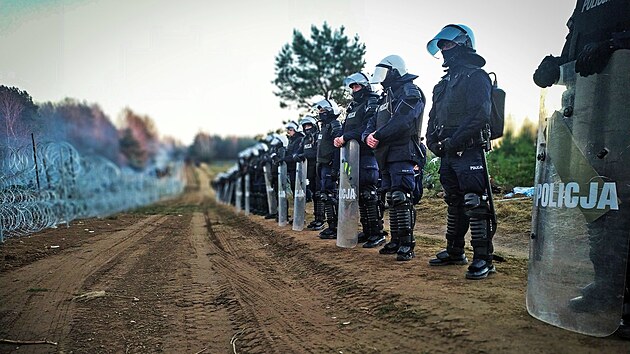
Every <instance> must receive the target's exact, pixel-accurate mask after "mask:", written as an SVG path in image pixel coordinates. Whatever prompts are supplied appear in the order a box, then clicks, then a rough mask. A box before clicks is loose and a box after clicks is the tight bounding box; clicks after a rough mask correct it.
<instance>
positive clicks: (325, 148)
mask: <svg viewBox="0 0 630 354" xmlns="http://www.w3.org/2000/svg"><path fill="white" fill-rule="evenodd" d="M335 128H337V129H339V130H341V123H339V121H338V120H333V121H332V122H330V123H327V124H322V129H321V130H320V132H319V137H318V139H317V162H319V163H330V161H332V159H333V156H334V154H335V152H336V151H338V150H339V149H337V148H336V147H335V145H334V143H333V140H334V139H335V137H334V136H333V131H334V130H335Z"/></svg>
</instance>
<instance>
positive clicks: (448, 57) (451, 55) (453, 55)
mask: <svg viewBox="0 0 630 354" xmlns="http://www.w3.org/2000/svg"><path fill="white" fill-rule="evenodd" d="M467 51H468V49H467V48H466V47H464V46H463V45H457V46H455V47H453V48H451V49H449V50H445V51H443V52H442V56H443V57H444V64H442V66H444V67H447V66H451V65H453V64H454V63H455V62H456V61H457V58H459V57H460V56H461V55H462V54H464V53H466V52H467Z"/></svg>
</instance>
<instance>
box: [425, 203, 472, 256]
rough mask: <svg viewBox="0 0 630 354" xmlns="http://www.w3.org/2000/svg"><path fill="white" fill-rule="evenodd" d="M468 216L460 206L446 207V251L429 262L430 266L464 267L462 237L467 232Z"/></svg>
mask: <svg viewBox="0 0 630 354" xmlns="http://www.w3.org/2000/svg"><path fill="white" fill-rule="evenodd" d="M468 223H469V221H468V216H466V214H465V210H464V208H463V207H462V206H454V205H449V206H448V212H447V215H446V249H445V250H442V251H440V252H438V253H437V254H436V255H435V258H433V259H430V260H429V265H431V266H443V265H464V264H468V259H467V258H466V255H465V254H464V243H465V241H464V236H465V235H466V232H467V231H468Z"/></svg>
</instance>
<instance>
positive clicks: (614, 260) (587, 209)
mask: <svg viewBox="0 0 630 354" xmlns="http://www.w3.org/2000/svg"><path fill="white" fill-rule="evenodd" d="M561 72H562V75H561V80H560V83H559V84H558V85H555V86H553V87H551V88H550V89H546V90H543V98H542V99H541V110H540V122H539V134H538V148H537V150H538V151H537V162H536V175H535V179H536V180H535V191H536V193H535V196H534V204H533V210H532V235H531V240H530V253H529V271H528V282H527V310H528V311H529V313H530V314H531V315H532V316H533V317H535V318H538V319H540V320H542V321H544V322H547V323H549V324H552V325H555V326H558V327H561V328H564V329H568V330H571V331H575V332H579V333H583V334H588V335H593V336H599V337H603V336H608V335H610V334H612V333H613V332H615V330H616V329H617V328H618V326H619V322H620V319H621V314H622V307H623V295H624V287H625V286H626V285H625V281H626V274H625V273H626V262H627V259H628V242H629V239H630V227H629V225H630V214H629V211H630V210H629V209H630V187H629V186H630V138H629V136H630V135H629V132H630V115H629V114H630V113H629V111H628V109H627V107H628V102H630V90H628V85H629V84H630V50H624V51H617V52H615V53H614V54H613V56H612V58H611V60H610V62H609V64H608V66H607V67H606V69H605V70H604V72H602V73H601V74H597V75H591V76H588V77H582V76H579V75H577V74H576V73H575V69H574V62H571V63H568V64H565V65H563V67H562V70H561Z"/></svg>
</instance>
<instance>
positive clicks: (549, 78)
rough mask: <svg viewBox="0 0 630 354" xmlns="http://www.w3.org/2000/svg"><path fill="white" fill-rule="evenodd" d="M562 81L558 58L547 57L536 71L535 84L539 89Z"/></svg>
mask: <svg viewBox="0 0 630 354" xmlns="http://www.w3.org/2000/svg"><path fill="white" fill-rule="evenodd" d="M558 79H560V65H559V64H558V58H556V57H554V56H553V55H547V56H546V57H545V58H544V59H543V60H542V61H541V62H540V65H538V68H537V69H536V71H534V82H535V83H536V85H538V86H539V87H543V88H544V87H549V86H551V85H553V84H555V83H556V82H558Z"/></svg>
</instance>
